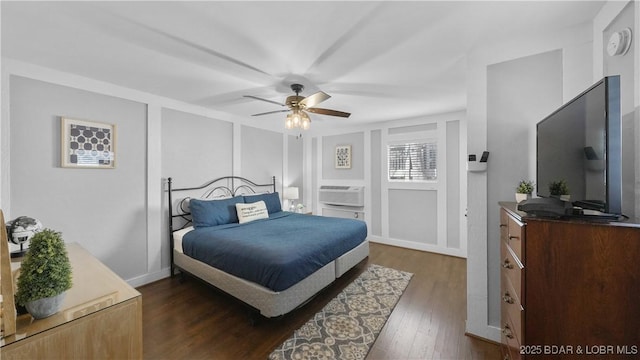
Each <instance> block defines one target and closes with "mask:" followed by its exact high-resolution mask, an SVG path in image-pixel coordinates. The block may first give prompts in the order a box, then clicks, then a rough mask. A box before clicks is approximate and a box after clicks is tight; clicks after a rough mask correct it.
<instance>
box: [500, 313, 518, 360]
mask: <svg viewBox="0 0 640 360" xmlns="http://www.w3.org/2000/svg"><path fill="white" fill-rule="evenodd" d="M502 344H503V346H504V345H506V347H507V351H508V352H509V358H510V359H512V360H516V359H518V360H519V359H520V358H521V357H520V343H519V342H518V339H517V338H516V336H515V334H514V333H513V324H512V323H511V319H509V317H508V316H504V315H503V319H502Z"/></svg>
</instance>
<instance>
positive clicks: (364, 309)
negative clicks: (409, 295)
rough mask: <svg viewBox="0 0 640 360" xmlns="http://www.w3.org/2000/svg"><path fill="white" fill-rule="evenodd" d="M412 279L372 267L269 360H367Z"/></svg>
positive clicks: (400, 272) (381, 268)
mask: <svg viewBox="0 0 640 360" xmlns="http://www.w3.org/2000/svg"><path fill="white" fill-rule="evenodd" d="M412 276H413V274H411V273H407V272H403V271H398V270H394V269H390V268H386V267H384V266H380V265H371V266H370V267H369V268H368V269H367V270H366V271H365V272H363V273H362V274H361V275H360V276H359V277H358V278H357V279H355V280H354V281H353V282H352V283H351V284H349V285H348V286H347V287H346V288H345V289H344V290H342V292H341V293H340V294H338V296H337V297H335V298H334V299H333V300H331V301H330V302H329V303H328V304H327V305H326V306H325V307H324V308H323V309H322V310H321V311H320V312H318V313H317V314H315V315H314V317H313V318H312V319H311V320H309V321H307V323H306V324H304V325H303V326H302V327H301V328H300V329H298V330H296V331H295V332H294V333H293V335H292V336H291V337H290V338H289V339H287V341H285V342H284V343H283V344H282V345H280V347H278V348H277V349H276V350H274V351H273V352H272V353H271V355H269V359H272V360H285V359H296V360H303V359H326V360H329V359H350V360H356V359H364V358H365V356H367V353H368V352H369V349H370V347H371V345H373V342H374V341H375V340H376V338H377V337H378V334H380V331H381V330H382V327H383V326H384V324H385V323H386V322H387V319H388V318H389V315H391V311H392V310H393V308H394V307H395V306H396V304H397V303H398V300H400V296H402V293H403V292H404V290H405V289H406V288H407V286H408V285H409V280H411V277H412Z"/></svg>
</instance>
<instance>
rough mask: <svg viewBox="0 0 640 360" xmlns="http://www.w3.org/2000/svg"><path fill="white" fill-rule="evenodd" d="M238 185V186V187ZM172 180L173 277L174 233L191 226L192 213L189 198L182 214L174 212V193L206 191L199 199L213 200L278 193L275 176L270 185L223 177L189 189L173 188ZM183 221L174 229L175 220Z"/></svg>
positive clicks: (171, 241) (183, 205)
mask: <svg viewBox="0 0 640 360" xmlns="http://www.w3.org/2000/svg"><path fill="white" fill-rule="evenodd" d="M222 182H226V185H217V184H216V183H222ZM236 184H237V185H236ZM171 185H172V178H168V179H167V194H168V200H169V244H170V248H169V253H170V254H171V276H173V273H174V265H173V247H174V243H173V233H174V232H175V231H178V230H181V229H184V228H185V227H187V226H189V224H191V221H192V220H191V213H190V212H189V211H188V210H187V209H186V208H185V202H186V200H187V199H189V198H183V199H182V200H181V201H180V203H179V205H178V207H179V209H180V211H181V212H179V213H175V214H174V212H173V193H177V192H184V191H196V190H205V192H204V193H203V194H202V195H200V196H199V197H198V198H199V199H211V198H215V197H216V194H219V195H218V196H236V195H239V194H243V193H256V189H259V188H265V189H269V188H270V190H271V192H276V177H275V176H273V177H272V178H271V183H269V184H258V183H256V182H253V181H251V180H249V179H247V178H244V177H241V176H223V177H220V178H217V179H214V180H211V181H209V182H206V183H205V184H203V185H200V186H194V187H187V188H178V189H173V188H172V186H171ZM178 218H180V219H183V220H184V221H185V223H184V224H182V226H180V227H179V228H177V229H174V220H175V219H178Z"/></svg>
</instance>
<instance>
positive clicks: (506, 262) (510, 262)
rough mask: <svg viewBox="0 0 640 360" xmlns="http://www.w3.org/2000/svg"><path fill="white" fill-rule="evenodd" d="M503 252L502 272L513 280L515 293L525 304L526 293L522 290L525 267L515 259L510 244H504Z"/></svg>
mask: <svg viewBox="0 0 640 360" xmlns="http://www.w3.org/2000/svg"><path fill="white" fill-rule="evenodd" d="M502 253H503V256H502V263H501V264H500V266H501V268H502V270H501V272H502V274H504V276H505V277H506V278H508V279H509V281H510V282H511V285H512V286H513V289H514V292H513V294H514V295H515V296H516V297H517V298H518V301H519V302H520V303H521V304H523V305H524V296H523V295H524V294H523V292H522V275H523V274H524V271H523V270H524V269H523V267H522V264H521V263H520V262H519V261H517V260H516V259H515V257H514V254H513V251H512V250H510V247H509V246H507V245H504V250H503V251H502Z"/></svg>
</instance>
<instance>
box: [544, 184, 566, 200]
mask: <svg viewBox="0 0 640 360" xmlns="http://www.w3.org/2000/svg"><path fill="white" fill-rule="evenodd" d="M549 195H551V196H555V197H559V198H560V200H565V201H568V200H569V186H568V185H567V182H566V181H565V180H564V179H561V180H557V181H552V182H550V183H549Z"/></svg>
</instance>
